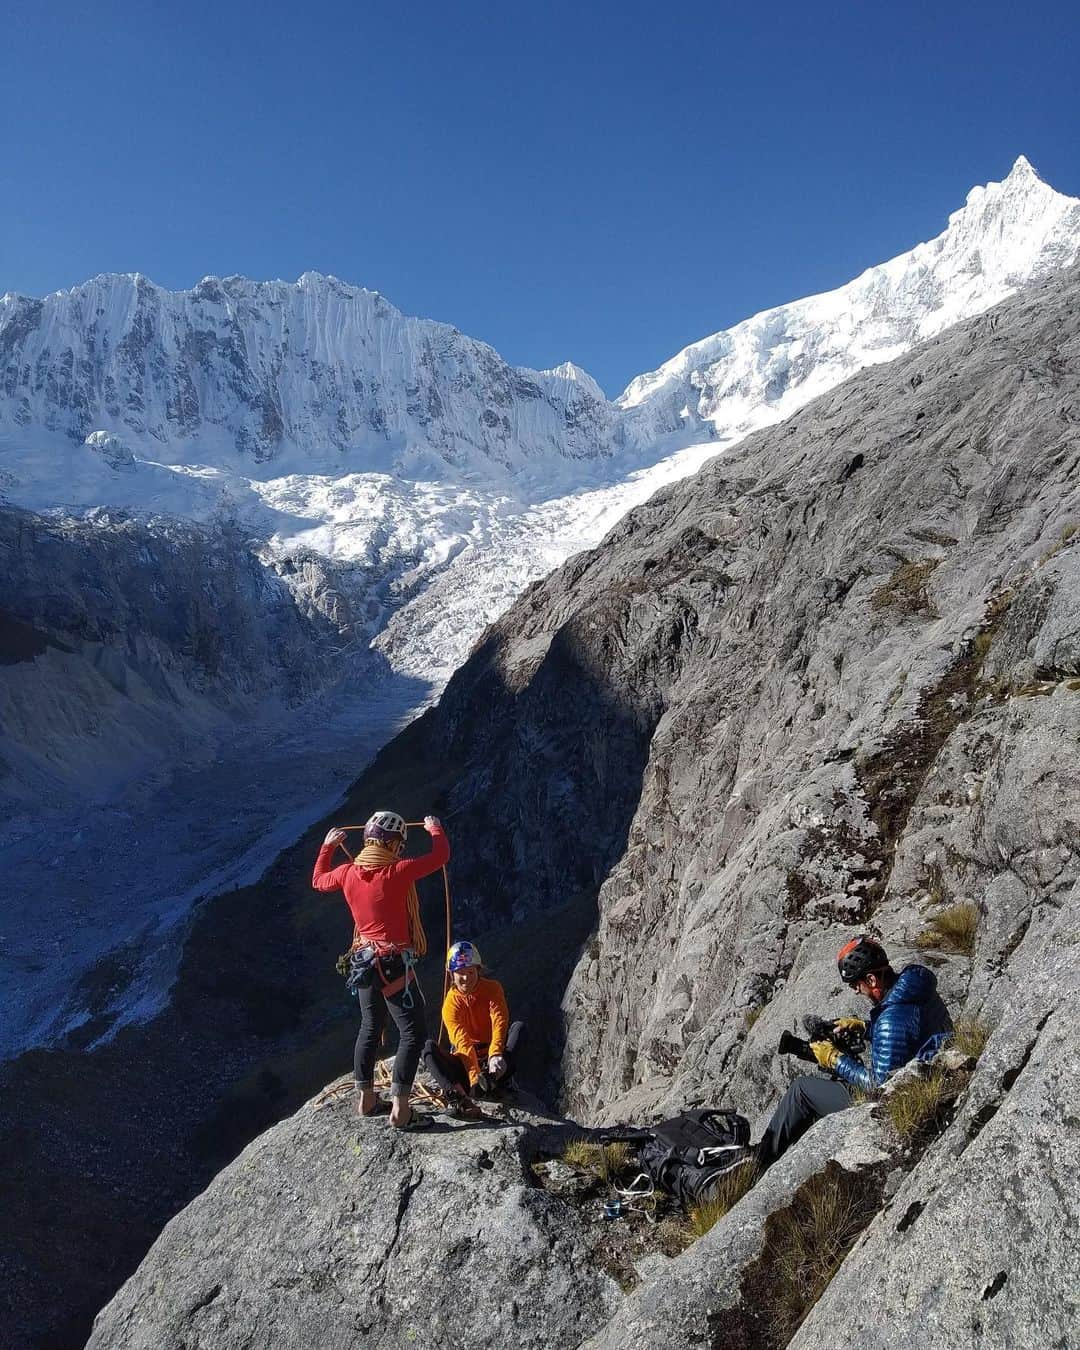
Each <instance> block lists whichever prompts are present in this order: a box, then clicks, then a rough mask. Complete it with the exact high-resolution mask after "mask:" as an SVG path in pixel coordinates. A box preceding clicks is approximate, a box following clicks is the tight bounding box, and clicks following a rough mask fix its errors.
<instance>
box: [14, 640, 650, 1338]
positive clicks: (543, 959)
mask: <svg viewBox="0 0 1080 1350" xmlns="http://www.w3.org/2000/svg"><path fill="white" fill-rule="evenodd" d="M529 673H530V676H531V679H529V680H524V679H522V680H520V681H519V682H518V683H517V684H515V681H514V679H513V677H512V676H508V675H507V673H506V671H505V670H504V667H503V663H502V660H501V642H500V639H499V638H498V637H497V636H491V637H489V638H488V639H487V641H486V643H485V644H483V645H482V647H481V648H480V649H479V650H478V651H477V653H476V654H475V655H474V659H473V661H472V662H471V663H470V665H469V667H468V668H467V672H466V673H464V674H463V675H461V676H459V677H457V678H456V679H455V681H453V682H452V683H451V686H450V687H449V688H448V690H447V693H446V695H445V696H444V701H443V705H442V707H441V708H439V709H438V710H434V711H432V712H429V713H427V714H425V715H424V716H423V717H421V718H420V719H418V720H417V721H416V722H415V723H413V724H412V725H411V726H410V727H409V728H407V729H406V730H405V731H404V732H403V733H402V734H401V735H399V736H398V737H397V738H396V739H395V740H394V741H393V742H391V743H390V745H388V746H387V747H386V748H385V749H384V750H383V752H382V753H381V754H380V755H379V756H378V758H377V759H376V760H375V762H374V763H373V764H372V766H371V767H370V768H369V769H368V770H367V771H366V772H365V773H364V775H363V776H362V777H361V778H360V779H359V780H358V782H357V783H356V785H355V786H354V788H353V789H352V790H351V792H350V793H349V795H348V797H347V800H346V803H345V805H344V806H343V807H342V808H341V810H340V811H337V812H335V814H334V818H333V820H332V821H331V820H324V821H321V822H319V823H318V824H317V825H315V826H312V827H311V829H309V830H308V831H307V833H306V834H305V835H304V837H303V838H302V839H301V840H299V841H298V843H296V844H295V845H294V846H293V847H292V848H290V849H288V850H286V851H285V852H284V853H282V854H281V855H280V857H279V858H278V860H277V862H276V863H275V864H274V865H273V866H272V867H271V869H270V870H269V871H268V873H267V874H266V876H265V877H264V878H263V879H262V880H261V881H260V882H259V883H258V884H256V885H254V886H249V887H245V888H243V889H240V890H237V891H235V892H233V893H231V894H228V895H224V896H219V897H217V898H216V899H213V900H211V901H209V902H207V903H206V904H205V905H204V906H203V907H202V908H201V909H200V910H199V911H198V913H197V914H196V915H195V917H194V919H193V921H192V924H191V928H190V932H189V935H188V938H187V941H186V945H185V949H184V954H183V957H182V960H181V964H180V968H179V974H178V977H177V981H176V984H175V986H174V989H173V993H172V998H171V1001H170V1004H169V1006H168V1007H167V1009H166V1010H165V1011H164V1012H162V1013H161V1014H160V1015H159V1016H157V1017H155V1018H154V1019H153V1020H151V1021H149V1022H147V1023H146V1024H144V1025H139V1026H129V1027H125V1028H123V1029H122V1030H121V1031H119V1032H118V1033H117V1035H116V1036H115V1038H114V1039H112V1040H111V1041H110V1042H108V1043H107V1044H103V1045H100V1046H97V1047H95V1048H92V1049H90V1050H81V1049H79V1043H80V1042H79V1039H78V1037H77V1036H76V1037H73V1038H72V1039H71V1043H70V1044H69V1046H67V1047H65V1048H60V1049H54V1050H35V1051H31V1052H29V1053H27V1054H24V1055H22V1056H21V1057H20V1058H18V1059H17V1060H14V1061H12V1062H10V1063H8V1064H7V1065H5V1066H4V1067H3V1069H2V1070H0V1153H2V1158H3V1161H2V1162H0V1206H2V1208H3V1211H4V1215H5V1225H4V1227H5V1232H4V1238H3V1241H2V1246H0V1275H2V1277H3V1280H2V1282H3V1288H4V1295H3V1299H2V1300H0V1301H2V1302H3V1303H5V1304H6V1305H7V1306H6V1308H5V1309H4V1312H3V1320H4V1322H5V1325H6V1326H7V1327H8V1328H9V1329H10V1334H11V1336H12V1341H11V1344H12V1345H13V1346H16V1345H18V1346H27V1347H35V1350H70V1348H71V1347H76V1346H81V1345H82V1344H83V1342H84V1341H85V1338H86V1336H87V1335H88V1334H89V1328H90V1323H91V1320H92V1318H93V1315H94V1314H95V1313H96V1312H97V1310H98V1309H99V1308H100V1307H101V1306H102V1305H103V1304H104V1303H105V1302H106V1301H107V1300H108V1298H109V1297H110V1296H111V1295H112V1293H113V1292H114V1291H115V1290H116V1288H117V1287H118V1286H119V1285H120V1284H121V1283H122V1282H123V1280H125V1279H126V1278H127V1277H128V1276H129V1275H130V1274H131V1272H132V1271H133V1270H134V1269H135V1267H136V1266H137V1265H138V1263H139V1261H140V1260H141V1259H142V1257H143V1255H144V1254H145V1252H146V1250H147V1248H148V1247H149V1245H150V1243H151V1242H152V1241H153V1239H154V1238H155V1237H156V1236H157V1234H158V1232H159V1231H160V1229H161V1227H162V1225H163V1224H164V1223H165V1222H166V1221H167V1220H168V1219H169V1218H170V1217H171V1216H172V1215H173V1214H175V1213H176V1212H177V1211H178V1210H179V1209H180V1208H182V1207H183V1206H184V1205H185V1204H186V1203H187V1202H188V1201H189V1200H190V1199H191V1198H192V1196H194V1195H195V1194H196V1193H197V1192H198V1191H199V1190H201V1189H202V1188H203V1187H204V1186H205V1185H206V1184H207V1182H208V1181H209V1180H210V1179H211V1177H212V1176H213V1175H214V1174H215V1173H216V1172H217V1171H218V1170H219V1169H220V1168H221V1167H222V1166H223V1165H224V1164H225V1163H227V1162H228V1161H230V1160H231V1159H232V1158H233V1157H234V1156H235V1155H236V1153H237V1152H238V1151H239V1150H240V1149H241V1148H242V1147H243V1146H244V1145H245V1144H246V1143H247V1142H248V1141H249V1140H250V1139H252V1138H253V1137H254V1136H256V1135H258V1134H259V1133H261V1132H262V1131H263V1130H264V1129H266V1128H267V1126H269V1125H271V1124H272V1123H274V1122H275V1121H277V1120H279V1119H280V1118H282V1117H283V1116H285V1115H288V1114H290V1113H291V1112H292V1111H294V1110H295V1109H296V1108H297V1106H298V1105H300V1104H301V1103H302V1102H303V1101H305V1100H306V1099H307V1098H309V1097H310V1096H311V1095H312V1094H313V1093H314V1092H315V1091H316V1090H318V1088H320V1087H321V1086H322V1084H324V1083H325V1082H327V1081H328V1080H329V1079H330V1078H332V1077H335V1076H336V1075H338V1074H340V1073H341V1072H342V1071H343V1070H345V1069H346V1068H347V1067H348V1065H349V1064H350V1062H351V1053H352V1041H353V1038H354V1036H355V1030H356V1016H355V1011H354V1007H353V1005H352V1004H351V1001H349V1000H348V999H347V998H346V996H345V994H344V991H343V987H342V983H341V981H340V979H339V977H338V976H337V975H336V973H335V970H334V965H335V961H336V958H337V956H338V954H339V953H340V952H341V951H343V950H344V949H345V948H346V947H347V945H348V942H349V937H350V925H349V919H348V911H347V909H346V907H345V905H344V904H343V902H342V901H341V900H340V898H339V897H337V896H322V895H317V894H316V893H314V892H313V891H312V890H311V888H310V873H311V867H312V863H313V861H314V858H315V854H316V852H317V849H318V845H319V843H320V842H321V838H322V835H323V833H324V832H325V830H326V829H327V828H328V826H329V825H330V824H332V823H353V822H355V821H360V820H363V819H364V818H365V817H366V815H367V814H368V813H369V812H370V811H371V810H372V809H374V808H376V807H379V806H385V805H392V806H393V807H394V808H396V809H399V810H401V811H403V812H404V813H405V814H406V816H407V817H408V818H410V819H418V818H419V817H421V816H422V815H423V814H425V813H427V812H433V813H435V814H438V815H441V816H442V817H443V818H444V820H445V823H446V825H447V829H448V832H449V834H450V838H451V842H452V846H453V850H454V856H453V859H452V861H451V864H450V867H451V879H452V886H453V892H454V904H455V915H454V932H455V935H456V936H460V935H462V934H464V933H468V935H469V936H471V937H474V938H476V939H477V940H478V941H479V942H480V944H481V947H482V949H483V950H484V952H485V957H486V959H487V961H488V963H489V964H490V965H491V966H492V967H494V968H495V969H496V972H497V973H498V974H500V975H501V977H502V978H503V979H504V981H505V983H506V986H507V990H508V994H509V997H510V1000H511V1006H512V1008H513V1011H514V1015H515V1016H520V1017H524V1018H525V1019H526V1020H528V1021H529V1023H530V1024H531V1028H532V1032H533V1034H532V1037H531V1041H532V1047H531V1051H530V1062H528V1063H526V1065H525V1066H524V1068H523V1072H522V1078H523V1080H524V1081H526V1082H527V1083H530V1084H534V1085H541V1084H544V1083H548V1082H550V1078H551V1074H552V1070H553V1068H554V1066H555V1065H556V1064H557V1061H558V1055H559V1051H560V1049H561V1013H560V1010H559V1004H560V1000H561V997H562V993H563V990H564V988H565V985H566V983H567V981H568V979H569V976H570V973H571V971H572V969H573V967H574V964H575V962H576V960H577V958H578V956H579V954H580V951H581V948H582V946H583V944H584V942H585V941H586V939H587V937H588V935H589V933H590V932H591V931H592V930H593V928H594V927H595V921H596V895H597V891H598V889H599V886H600V884H601V882H602V881H603V879H604V876H605V875H606V872H607V870H608V868H609V867H610V866H611V864H612V863H613V862H614V861H615V860H616V859H617V858H618V857H619V856H620V855H621V853H622V852H623V851H624V849H625V846H626V837H627V831H628V828H629V823H630V820H631V817H632V815H633V812H634V809H635V806H636V803H637V796H638V791H639V788H640V782H641V775H642V772H643V769H644V764H645V761H646V756H647V751H648V744H649V737H650V734H651V730H652V726H653V725H654V721H655V716H656V715H658V705H657V704H656V702H655V700H654V701H653V702H652V703H651V704H650V703H649V701H648V700H644V701H640V702H637V703H630V702H627V701H626V700H621V701H620V700H618V699H616V698H615V697H614V695H613V694H612V692H611V689H610V687H608V686H606V685H605V682H604V678H603V675H602V668H601V667H600V666H598V664H597V662H596V661H595V659H594V653H592V652H591V651H590V649H589V648H588V646H587V645H586V644H583V643H582V642H581V641H580V635H578V634H576V633H575V632H574V631H573V630H572V629H571V630H570V631H567V632H564V633H560V634H559V635H557V636H556V638H555V640H554V641H553V642H552V643H551V645H550V648H549V649H548V650H547V651H545V652H544V653H543V654H542V655H541V656H539V657H538V660H537V661H536V662H535V663H533V666H532V668H531V670H530V672H529ZM470 707H471V708H476V709H479V710H481V712H480V721H479V724H477V718H476V716H470V714H469V712H468V709H469V708H470ZM568 762H569V763H572V764H575V765H576V770H575V771H573V772H570V773H567V772H565V769H564V770H563V771H562V772H560V774H559V775H558V776H553V774H552V766H553V764H556V763H558V764H561V765H563V766H565V765H566V764H567V763H568ZM501 781H505V782H507V783H510V782H512V783H513V784H514V789H515V790H514V792H513V794H510V793H507V794H505V795H500V794H499V793H498V792H497V791H496V792H494V793H490V792H489V793H488V794H487V797H486V799H485V802H484V805H483V808H482V809H481V808H480V807H479V806H478V805H473V804H472V803H474V802H475V798H476V794H477V793H478V792H479V791H480V790H481V788H482V787H489V786H490V785H497V784H498V783H499V782H501ZM523 789H524V790H523ZM523 802H524V803H527V805H526V806H525V807H524V808H523V807H522V803H523ZM414 836H421V838H422V837H423V836H422V832H421V831H414ZM414 843H416V844H418V845H419V847H420V849H421V850H422V848H423V845H422V844H420V842H419V840H418V839H415V838H414ZM421 895H422V902H423V911H424V917H425V924H426V926H427V930H428V934H429V943H430V951H429V957H428V959H427V961H426V963H425V964H426V971H425V975H426V980H425V983H426V985H427V993H428V1022H429V1026H430V1027H431V1029H432V1030H434V1028H435V1026H436V1025H437V1020H438V1000H439V995H440V992H441V971H440V962H439V954H440V953H441V950H442V944H443V940H444V932H443V914H442V910H443V906H442V888H441V885H440V884H439V879H438V878H437V877H436V878H432V879H429V880H427V881H425V882H424V883H422V884H421ZM108 974H109V972H108V971H107V970H103V971H102V973H101V979H102V980H104V981H105V982H106V983H108V979H107V976H108ZM58 1291H62V1293H60V1294H58Z"/></svg>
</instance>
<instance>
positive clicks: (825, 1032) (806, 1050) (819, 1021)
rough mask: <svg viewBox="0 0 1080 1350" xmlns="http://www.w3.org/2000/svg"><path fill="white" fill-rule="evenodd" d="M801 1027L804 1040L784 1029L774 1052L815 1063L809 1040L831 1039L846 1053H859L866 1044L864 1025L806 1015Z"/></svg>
mask: <svg viewBox="0 0 1080 1350" xmlns="http://www.w3.org/2000/svg"><path fill="white" fill-rule="evenodd" d="M803 1027H804V1029H805V1031H806V1033H807V1038H806V1040H805V1041H804V1040H803V1039H802V1037H801V1036H793V1035H792V1034H791V1032H790V1031H785V1032H784V1033H783V1034H782V1035H781V1037H780V1044H779V1045H778V1046H777V1047H776V1053H777V1054H779V1055H795V1056H796V1057H797V1058H798V1059H805V1060H806V1062H807V1063H808V1064H816V1063H817V1059H816V1057H815V1055H814V1052H813V1050H811V1049H810V1042H811V1041H832V1043H833V1045H835V1046H836V1047H837V1049H839V1050H842V1051H843V1052H844V1054H846V1055H858V1054H861V1053H862V1051H863V1049H864V1048H865V1046H866V1028H865V1026H864V1027H862V1029H861V1030H860V1029H859V1028H858V1027H845V1026H839V1025H838V1024H837V1022H830V1021H829V1020H828V1019H827V1018H825V1017H814V1016H807V1017H804V1018H803Z"/></svg>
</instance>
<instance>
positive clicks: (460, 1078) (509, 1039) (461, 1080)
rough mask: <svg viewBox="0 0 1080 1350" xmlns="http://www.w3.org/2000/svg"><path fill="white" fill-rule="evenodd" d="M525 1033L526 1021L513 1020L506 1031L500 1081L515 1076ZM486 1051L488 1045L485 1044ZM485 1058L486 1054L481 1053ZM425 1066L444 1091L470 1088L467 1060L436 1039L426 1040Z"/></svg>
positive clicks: (506, 1080) (455, 1091)
mask: <svg viewBox="0 0 1080 1350" xmlns="http://www.w3.org/2000/svg"><path fill="white" fill-rule="evenodd" d="M524 1035H525V1023H524V1022H511V1023H510V1030H509V1031H508V1032H507V1033H506V1049H505V1050H504V1051H503V1059H505V1060H506V1073H505V1074H503V1076H502V1078H500V1079H499V1082H500V1083H509V1081H510V1080H511V1078H513V1076H514V1067H515V1066H514V1060H515V1057H516V1056H517V1052H518V1051H519V1050H520V1049H521V1047H522V1044H523V1037H524ZM480 1049H482V1050H483V1051H484V1052H485V1053H486V1051H487V1047H486V1046H483V1047H480V1048H479V1049H478V1052H477V1053H479V1050H480ZM481 1058H484V1055H481ZM424 1068H425V1069H427V1071H428V1073H430V1074H431V1076H432V1078H434V1079H435V1081H436V1083H438V1085H439V1087H441V1088H442V1090H443V1091H444V1092H449V1093H452V1094H455V1095H456V1093H457V1091H458V1089H459V1088H460V1089H461V1090H462V1091H464V1092H468V1090H469V1071H468V1069H466V1067H465V1061H464V1060H463V1059H459V1058H458V1057H457V1055H454V1054H451V1052H450V1051H449V1050H444V1049H443V1048H442V1047H441V1046H440V1045H438V1044H437V1043H436V1042H435V1041H425V1043H424Z"/></svg>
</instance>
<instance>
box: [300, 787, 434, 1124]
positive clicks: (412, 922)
mask: <svg viewBox="0 0 1080 1350" xmlns="http://www.w3.org/2000/svg"><path fill="white" fill-rule="evenodd" d="M424 829H425V830H427V832H428V834H430V836H431V851H430V852H429V853H426V854H425V855H424V856H423V857H420V858H400V857H399V854H400V853H401V849H402V845H403V844H404V843H405V833H406V827H405V821H404V820H403V819H402V817H401V816H399V815H398V814H397V812H396V811H376V812H375V814H374V815H373V816H372V817H371V819H370V820H369V821H368V822H367V824H366V825H365V826H364V847H363V849H361V851H360V852H359V853H358V854H357V855H356V857H355V858H354V859H353V860H352V861H350V862H347V863H343V864H342V865H341V866H340V867H331V865H330V862H331V859H332V857H333V855H334V850H335V849H336V848H337V846H338V844H340V843H342V842H343V841H344V839H345V831H344V830H331V831H330V832H329V833H328V834H327V836H326V838H325V839H324V840H323V845H322V848H321V849H320V850H319V856H318V858H317V859H316V860H315V872H314V874H313V876H312V878H311V884H312V885H313V886H314V887H315V889H316V890H317V891H338V890H340V891H344V893H345V901H346V904H347V905H348V906H349V910H350V912H351V913H352V916H353V942H352V947H351V948H350V953H349V978H348V988H349V991H350V992H351V993H354V994H355V995H356V998H357V1001H358V1002H359V1004H360V1031H359V1034H358V1035H357V1038H356V1048H355V1050H354V1052H353V1072H354V1074H355V1076H356V1090H357V1094H358V1096H359V1110H360V1114H361V1115H362V1116H370V1115H375V1114H376V1113H377V1112H378V1110H379V1109H380V1108H379V1102H378V1099H377V1098H376V1096H375V1055H376V1051H377V1049H378V1045H379V1041H380V1039H381V1037H382V1033H383V1028H384V1027H385V1025H386V1016H387V1012H388V1011H389V1014H390V1016H391V1017H392V1018H393V1019H394V1023H395V1025H396V1026H397V1029H398V1049H397V1054H396V1056H395V1057H394V1071H393V1079H392V1082H391V1087H390V1094H391V1097H392V1102H391V1109H390V1124H391V1125H393V1126H395V1127H396V1128H397V1129H399V1130H418V1129H423V1128H425V1127H426V1126H428V1125H430V1124H431V1120H430V1118H429V1117H427V1116H424V1115H420V1114H418V1113H417V1112H414V1111H413V1109H412V1107H411V1106H410V1105H409V1094H410V1092H411V1090H412V1085H413V1079H414V1078H415V1077H416V1066H417V1064H418V1063H419V1060H420V1049H421V1046H422V1045H423V1042H424V1013H423V1006H422V1002H421V999H420V995H419V991H418V989H416V988H415V987H414V985H415V980H416V974H415V971H414V970H413V965H414V963H415V961H416V958H417V956H422V955H423V954H424V948H425V947H426V943H425V942H424V940H423V938H422V937H421V934H422V927H421V925H420V923H419V910H418V907H417V899H416V882H417V881H419V880H420V878H421V877H426V876H428V875H430V873H432V872H437V871H438V870H439V868H440V867H442V866H443V865H444V864H445V863H446V862H447V861H448V860H449V858H450V843H449V840H448V839H447V837H446V835H445V834H444V833H443V828H442V825H441V824H440V823H439V821H438V820H437V819H436V817H435V816H427V817H425V819H424ZM418 947H419V948H420V950H418Z"/></svg>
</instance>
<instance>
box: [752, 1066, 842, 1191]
mask: <svg viewBox="0 0 1080 1350" xmlns="http://www.w3.org/2000/svg"><path fill="white" fill-rule="evenodd" d="M850 1105H851V1093H850V1092H849V1091H848V1090H847V1088H846V1087H845V1086H844V1085H843V1083H837V1082H834V1081H833V1080H832V1079H830V1078H814V1077H812V1076H811V1075H809V1074H806V1075H803V1076H802V1077H801V1078H796V1079H795V1081H794V1082H793V1083H792V1084H791V1086H790V1087H789V1088H788V1090H787V1091H786V1092H785V1093H784V1095H783V1097H781V1099H780V1105H779V1106H778V1107H777V1108H776V1110H775V1111H774V1112H773V1115H772V1119H771V1120H770V1121H769V1124H768V1126H767V1127H766V1129H765V1133H764V1135H762V1138H761V1143H760V1144H759V1145H758V1162H759V1164H760V1165H761V1167H762V1168H765V1167H769V1166H770V1165H771V1164H772V1163H774V1162H775V1161H776V1160H777V1158H779V1157H780V1156H781V1155H782V1154H783V1153H785V1152H786V1151H787V1149H789V1148H790V1147H791V1145H792V1144H794V1143H795V1141H796V1140H797V1139H801V1138H802V1137H803V1135H804V1134H805V1133H806V1131H807V1130H808V1129H809V1128H810V1126H811V1125H813V1124H814V1122H815V1121H817V1120H820V1119H821V1117H822V1116H828V1115H831V1114H832V1113H833V1112H834V1111H843V1110H844V1108H845V1107H848V1106H850Z"/></svg>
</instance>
